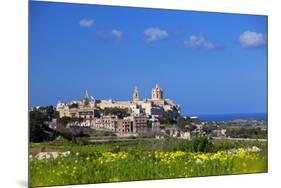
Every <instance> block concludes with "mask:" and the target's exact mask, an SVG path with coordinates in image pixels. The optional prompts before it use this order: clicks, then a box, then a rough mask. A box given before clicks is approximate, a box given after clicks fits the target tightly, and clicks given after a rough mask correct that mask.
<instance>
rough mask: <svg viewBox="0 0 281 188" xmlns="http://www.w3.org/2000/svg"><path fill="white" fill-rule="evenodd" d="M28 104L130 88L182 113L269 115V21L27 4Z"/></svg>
mask: <svg viewBox="0 0 281 188" xmlns="http://www.w3.org/2000/svg"><path fill="white" fill-rule="evenodd" d="M29 16H30V23H29V102H30V106H37V105H50V104H56V102H57V101H58V98H61V99H62V100H63V101H69V100H72V99H79V98H81V97H83V95H84V92H85V90H88V91H89V93H90V94H91V95H92V96H93V97H94V98H96V99H109V98H111V99H113V100H130V99H131V98H132V92H133V89H134V86H135V85H136V86H138V88H139V92H140V97H141V98H150V97H151V88H152V87H154V85H155V84H156V83H158V84H159V85H160V86H161V87H162V88H163V89H164V97H165V98H171V99H173V100H174V102H176V103H178V104H180V105H181V108H182V112H183V113H184V114H186V115H189V114H224V113H257V112H266V111H267V17H266V16H255V15H241V14H240V15H239V14H222V13H208V12H191V11H174V10H161V9H144V8H128V7H111V6H98V5H81V4H64V3H47V2H30V15H29Z"/></svg>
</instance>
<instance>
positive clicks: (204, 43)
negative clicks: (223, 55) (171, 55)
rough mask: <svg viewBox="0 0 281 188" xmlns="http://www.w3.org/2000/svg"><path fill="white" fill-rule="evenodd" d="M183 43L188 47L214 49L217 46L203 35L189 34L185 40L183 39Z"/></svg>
mask: <svg viewBox="0 0 281 188" xmlns="http://www.w3.org/2000/svg"><path fill="white" fill-rule="evenodd" d="M184 44H185V45H186V46H187V47H188V48H206V49H214V48H218V47H219V46H218V45H216V44H214V43H213V42H210V41H208V40H207V39H206V38H205V37H204V36H203V35H191V36H190V37H189V38H188V39H187V40H185V41H184Z"/></svg>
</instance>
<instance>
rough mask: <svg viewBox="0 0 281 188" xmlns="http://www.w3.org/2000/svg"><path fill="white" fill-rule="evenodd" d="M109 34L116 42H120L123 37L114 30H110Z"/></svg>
mask: <svg viewBox="0 0 281 188" xmlns="http://www.w3.org/2000/svg"><path fill="white" fill-rule="evenodd" d="M110 33H111V35H112V36H113V37H114V38H115V39H116V40H121V39H122V37H123V33H122V32H121V31H119V30H116V29H112V30H111V32H110Z"/></svg>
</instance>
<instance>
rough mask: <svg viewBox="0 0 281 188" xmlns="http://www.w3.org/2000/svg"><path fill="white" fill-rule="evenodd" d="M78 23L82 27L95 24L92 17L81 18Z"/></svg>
mask: <svg viewBox="0 0 281 188" xmlns="http://www.w3.org/2000/svg"><path fill="white" fill-rule="evenodd" d="M79 24H80V26H82V27H91V26H92V25H94V24H95V20H93V19H82V20H80V22H79Z"/></svg>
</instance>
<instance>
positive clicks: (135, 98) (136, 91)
mask: <svg viewBox="0 0 281 188" xmlns="http://www.w3.org/2000/svg"><path fill="white" fill-rule="evenodd" d="M139 100H140V98H139V91H138V87H137V86H135V89H134V93H133V101H139Z"/></svg>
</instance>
